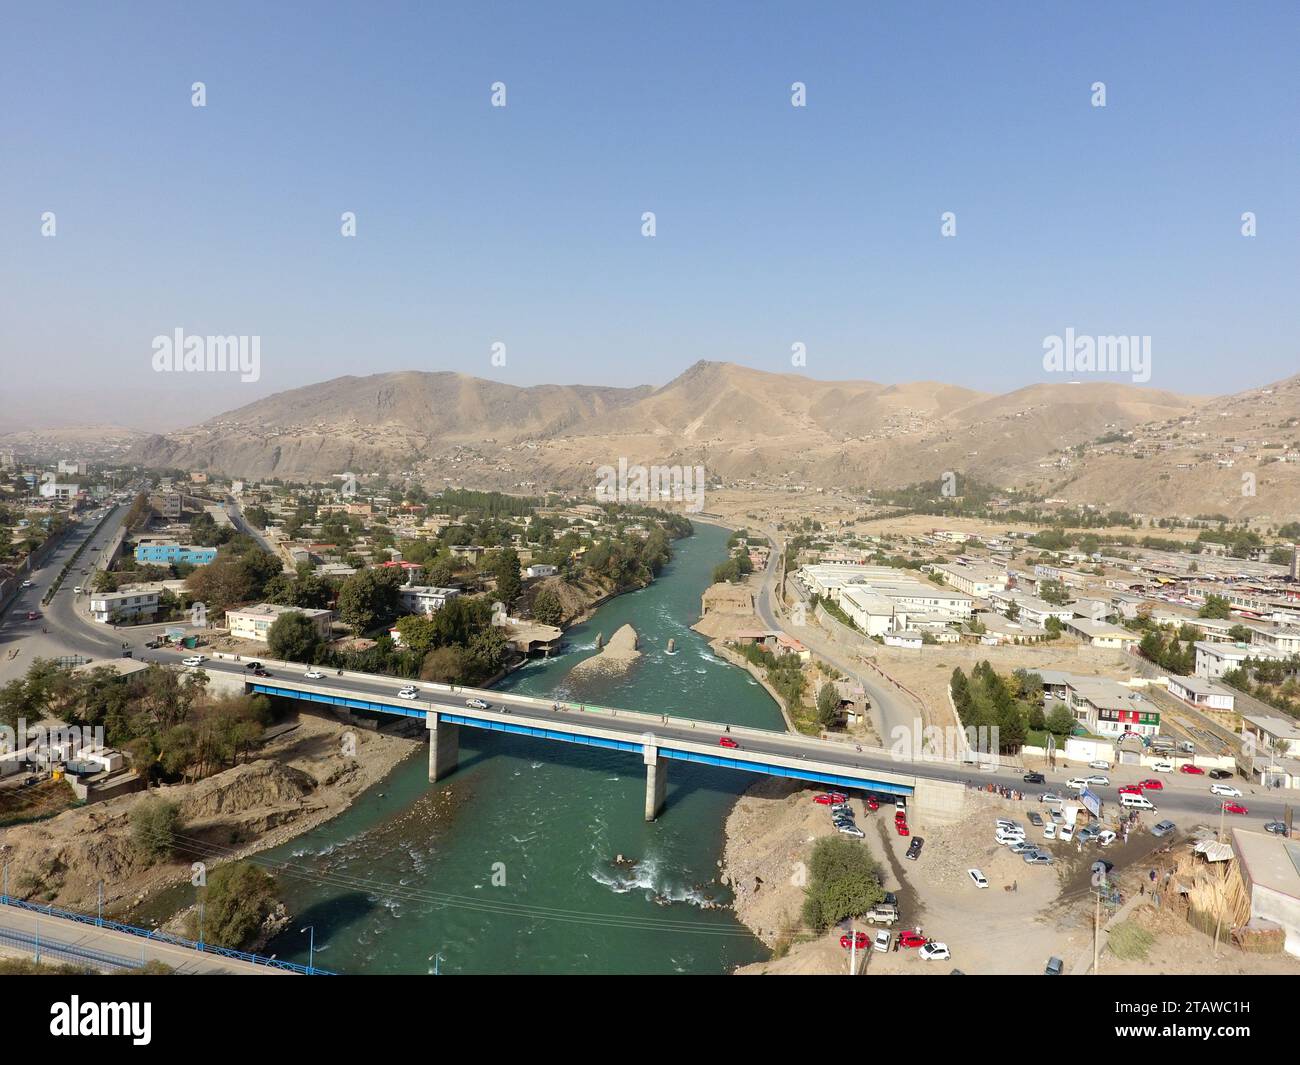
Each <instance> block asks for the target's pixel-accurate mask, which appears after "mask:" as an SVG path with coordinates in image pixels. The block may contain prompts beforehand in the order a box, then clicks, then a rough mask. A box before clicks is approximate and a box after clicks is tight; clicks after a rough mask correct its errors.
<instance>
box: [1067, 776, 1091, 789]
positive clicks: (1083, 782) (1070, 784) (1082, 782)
mask: <svg viewBox="0 0 1300 1065" xmlns="http://www.w3.org/2000/svg"><path fill="white" fill-rule="evenodd" d="M1065 786H1066V787H1067V788H1078V789H1079V790H1080V791H1082V790H1083V789H1084V788H1086V787H1087V786H1088V778H1087V777H1071V778H1070V779H1069V780H1067V781H1066V782H1065Z"/></svg>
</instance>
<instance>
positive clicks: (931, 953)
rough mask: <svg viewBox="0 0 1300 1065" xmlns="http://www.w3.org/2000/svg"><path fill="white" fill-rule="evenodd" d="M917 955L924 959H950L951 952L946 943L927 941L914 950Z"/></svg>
mask: <svg viewBox="0 0 1300 1065" xmlns="http://www.w3.org/2000/svg"><path fill="white" fill-rule="evenodd" d="M916 954H917V957H919V958H924V959H925V960H926V961H950V960H951V959H952V952H951V951H950V950H949V949H948V944H947V943H933V942H931V943H927V944H926V945H925V946H923V947H922V948H921V949H920V950H918V951H917V952H916Z"/></svg>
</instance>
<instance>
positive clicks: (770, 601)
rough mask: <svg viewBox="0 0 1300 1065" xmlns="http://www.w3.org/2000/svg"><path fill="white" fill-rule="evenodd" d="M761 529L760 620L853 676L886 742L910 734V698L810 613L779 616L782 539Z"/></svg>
mask: <svg viewBox="0 0 1300 1065" xmlns="http://www.w3.org/2000/svg"><path fill="white" fill-rule="evenodd" d="M764 532H765V533H766V534H767V536H768V538H769V540H770V541H771V543H772V551H771V554H770V555H769V556H768V560H767V568H766V569H765V570H764V571H763V583H762V584H761V585H760V587H759V590H758V595H756V596H755V597H754V609H755V610H756V611H757V613H758V617H759V620H760V621H762V623H763V624H764V626H766V627H767V628H769V629H780V630H782V631H788V632H790V633H792V634H793V635H794V636H795V637H796V638H797V639H798V640H799V641H800V642H801V643H803V645H804V646H805V647H807V648H808V650H810V651H812V652H813V654H815V655H817V656H818V657H819V658H822V659H825V660H826V661H827V662H829V663H830V664H831V665H832V666H834V667H835V668H836V669H838V670H839V671H840V672H841V673H843V674H845V675H846V676H849V677H852V678H853V680H854V681H856V682H857V683H858V684H860V685H861V686H862V690H863V691H864V692H866V694H867V698H869V699H870V700H871V707H872V710H873V711H874V714H875V722H876V731H877V733H878V734H879V736H880V738H881V741H882V742H883V743H884V744H885V745H888V744H889V743H890V741H891V737H894V736H898V735H910V734H911V733H912V731H913V729H914V727H915V725H916V722H917V719H918V717H919V715H918V714H917V709H916V707H915V706H914V705H913V704H912V701H911V699H909V698H908V697H907V696H905V695H902V694H900V693H899V692H897V691H895V690H894V689H892V688H890V687H889V685H887V684H885V683H883V682H881V681H878V680H876V679H874V678H872V677H871V676H869V675H867V674H865V672H864V671H863V670H862V668H861V664H860V663H858V662H857V661H855V660H854V659H853V657H852V656H851V655H850V654H849V652H848V651H846V650H845V649H844V648H843V647H840V646H838V645H837V644H836V643H835V642H834V641H833V640H832V639H831V638H830V637H829V636H827V635H825V634H824V633H823V632H822V630H821V629H820V628H819V627H818V626H817V623H816V621H814V620H813V619H812V617H811V616H810V617H809V619H808V624H807V625H791V624H789V623H788V622H786V621H785V619H784V618H783V617H782V615H781V608H780V601H779V599H778V597H777V595H776V585H777V574H778V571H779V562H780V557H781V554H782V547H781V542H780V540H779V539H778V538H777V535H776V531H775V530H774V529H765V530H764ZM922 724H923V723H922Z"/></svg>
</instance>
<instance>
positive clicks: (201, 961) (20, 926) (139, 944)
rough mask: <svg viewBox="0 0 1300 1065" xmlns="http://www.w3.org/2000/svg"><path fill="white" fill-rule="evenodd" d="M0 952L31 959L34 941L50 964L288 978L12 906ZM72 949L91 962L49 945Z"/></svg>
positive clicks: (5, 914) (1, 913)
mask: <svg viewBox="0 0 1300 1065" xmlns="http://www.w3.org/2000/svg"><path fill="white" fill-rule="evenodd" d="M0 931H3V932H4V933H7V935H3V936H0V950H3V951H4V952H5V953H6V954H9V955H11V956H14V957H27V958H31V957H33V956H34V954H35V946H34V944H35V942H36V941H37V940H38V939H39V941H40V943H42V944H44V945H45V949H44V950H42V952H41V956H42V959H43V960H46V961H49V962H52V963H66V964H70V965H88V966H90V967H91V968H96V969H100V970H102V971H104V972H121V971H122V970H123V968H125V967H126V965H125V963H127V962H134V963H137V964H139V963H142V962H149V961H160V962H163V963H164V964H166V965H170V966H171V967H172V968H173V969H174V970H175V971H176V972H177V973H183V974H199V973H203V974H226V975H240V976H292V975H293V973H292V972H290V971H288V970H285V969H276V968H272V967H269V966H265V965H253V964H251V963H249V962H246V961H240V960H239V959H238V958H225V957H222V956H221V955H218V954H206V953H200V952H199V951H197V950H191V949H189V948H188V947H179V946H177V945H176V944H174V943H166V942H162V941H160V940H156V939H146V938H145V937H144V936H135V935H131V934H130V933H128V932H118V931H116V930H114V929H111V928H97V927H96V926H94V925H87V924H81V923H80V922H78V921H69V920H68V919H67V918H65V917H55V916H50V915H47V914H38V913H33V912H32V911H31V910H20V909H17V908H15V907H13V906H0ZM51 946H54V947H64V948H68V947H72V948H75V949H76V951H85V952H88V953H90V954H91V955H92V956H91V957H90V958H85V957H83V956H80V955H77V956H73V957H67V956H61V955H60V954H58V953H57V952H52V951H50V950H49V947H51Z"/></svg>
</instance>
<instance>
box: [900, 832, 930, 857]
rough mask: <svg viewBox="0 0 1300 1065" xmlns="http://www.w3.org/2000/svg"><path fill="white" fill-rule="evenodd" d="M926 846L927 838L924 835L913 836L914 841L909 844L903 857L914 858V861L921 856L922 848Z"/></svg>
mask: <svg viewBox="0 0 1300 1065" xmlns="http://www.w3.org/2000/svg"><path fill="white" fill-rule="evenodd" d="M924 846H925V840H924V839H923V838H922V837H920V836H913V837H912V842H911V843H910V844H908V847H907V853H906V854H905V855H903V857H905V858H910V859H912V861H916V859H917V858H919V857H921V848H922V847H924Z"/></svg>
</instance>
